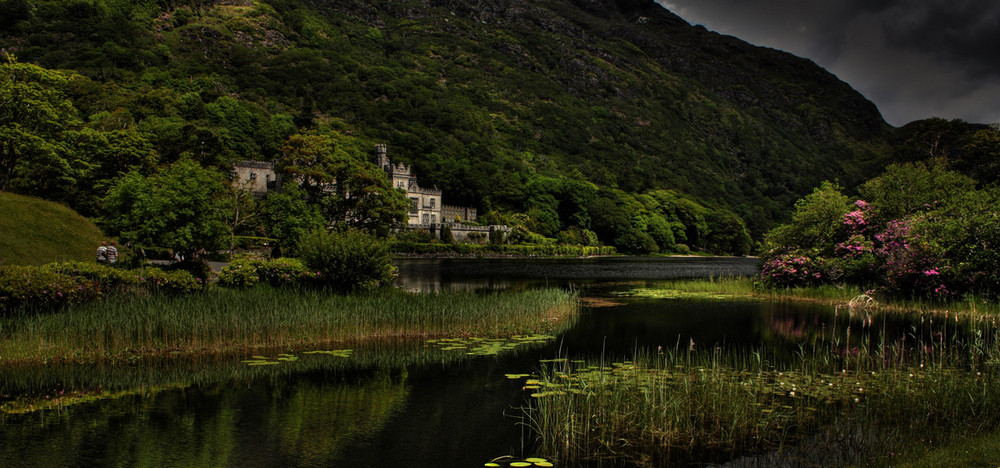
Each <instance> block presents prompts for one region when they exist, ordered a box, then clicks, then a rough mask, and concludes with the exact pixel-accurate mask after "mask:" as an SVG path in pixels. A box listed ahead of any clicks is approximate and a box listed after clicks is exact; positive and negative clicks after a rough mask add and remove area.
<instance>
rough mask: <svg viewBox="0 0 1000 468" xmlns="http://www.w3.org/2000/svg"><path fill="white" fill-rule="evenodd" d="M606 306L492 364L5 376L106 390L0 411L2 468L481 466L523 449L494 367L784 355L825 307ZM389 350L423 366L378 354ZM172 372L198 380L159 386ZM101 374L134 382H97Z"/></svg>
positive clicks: (599, 271)
mask: <svg viewBox="0 0 1000 468" xmlns="http://www.w3.org/2000/svg"><path fill="white" fill-rule="evenodd" d="M398 265H399V267H400V271H401V280H400V286H401V287H403V288H406V289H414V290H422V291H439V290H449V289H496V288H521V287H531V286H534V285H538V284H543V285H544V284H550V285H564V284H572V285H575V286H579V287H581V288H582V291H583V294H584V295H585V296H586V295H590V296H593V295H611V294H612V293H613V292H614V291H615V290H617V289H620V288H621V287H622V286H620V285H616V284H613V283H615V282H626V283H630V284H644V283H645V282H646V281H655V280H658V279H673V278H698V277H709V276H712V277H718V276H738V275H746V274H752V273H753V272H755V271H756V261H755V260H753V259H718V258H683V259H675V258H663V259H636V258H610V259H607V258H605V259H586V260H575V259H574V260H535V261H528V260H507V259H501V260H497V259H444V260H440V259H405V260H399V261H398ZM613 300H614V301H615V303H616V304H617V305H611V306H610V307H599V308H597V307H595V308H585V310H584V311H583V313H582V316H581V318H580V320H579V322H578V323H577V325H576V326H574V327H573V328H572V329H571V330H569V331H567V332H566V333H564V334H563V335H561V336H559V337H557V338H556V339H555V340H553V341H551V342H549V343H546V344H543V345H535V346H534V347H528V348H524V349H521V348H519V349H517V350H515V351H511V352H507V353H503V354H500V355H498V356H477V357H470V356H465V355H464V352H462V351H459V352H449V351H438V350H433V352H432V351H428V350H426V349H424V348H422V343H400V344H396V345H388V344H379V345H372V347H371V348H369V349H366V348H365V347H364V346H359V347H357V348H356V350H355V355H354V356H352V357H351V358H350V359H347V360H340V361H337V364H336V365H332V364H331V365H326V364H317V365H313V364H309V362H319V361H309V360H308V359H306V356H304V355H303V359H302V361H301V362H300V363H299V364H297V365H298V366H299V367H287V368H279V367H280V366H272V367H273V368H272V369H256V370H253V371H252V372H251V371H248V370H247V366H246V365H245V364H243V363H241V362H240V360H242V359H245V358H247V356H239V357H224V358H214V359H208V360H206V362H194V363H191V362H189V363H183V364H179V363H165V364H163V366H164V367H163V368H154V367H156V366H155V365H152V366H151V365H150V364H148V363H146V364H143V365H142V366H131V367H130V366H128V365H123V366H122V367H121V368H117V369H98V368H94V369H89V368H87V369H67V370H65V371H57V372H64V373H63V374H61V375H62V377H60V376H59V375H56V376H51V375H50V376H38V375H24V374H23V372H21V371H9V372H8V371H5V373H6V374H7V375H4V376H0V377H3V379H2V380H0V396H2V400H0V401H10V400H11V399H13V398H14V397H16V396H17V394H19V393H25V392H27V393H35V394H36V395H38V398H39V399H40V400H50V399H51V398H59V397H60V395H59V392H60V391H66V390H69V391H70V392H72V391H74V390H77V389H78V388H74V387H90V389H91V390H93V387H95V386H97V385H101V383H100V382H101V379H102V377H101V376H102V375H105V374H106V375H108V376H109V377H108V380H109V382H108V383H105V384H103V385H102V387H103V388H102V390H104V391H110V392H112V393H114V392H117V396H115V397H113V398H103V399H100V400H97V401H93V402H88V403H79V404H74V405H71V406H66V407H64V408H62V409H47V410H43V411H34V412H28V413H25V414H5V415H0V466H16V467H22V466H23V467H27V466H46V467H49V466H81V467H83V466H239V467H299V466H301V467H313V466H315V467H329V466H350V467H395V466H413V467H432V466H434V467H452V466H453V467H475V466H483V463H485V462H487V461H489V460H490V459H492V458H494V457H499V456H503V455H513V456H519V457H528V456H532V455H534V453H533V452H532V449H533V445H532V442H533V437H532V435H531V434H530V431H528V429H527V427H526V426H525V425H524V424H520V423H521V422H523V420H522V419H521V417H522V412H521V410H520V409H519V408H520V407H521V406H524V405H526V404H527V395H526V393H525V392H524V391H522V389H521V388H520V387H521V385H522V382H521V381H520V380H508V379H507V378H505V374H507V373H528V372H533V371H535V370H537V369H538V368H539V363H538V361H539V359H547V358H552V357H555V356H569V357H572V358H574V359H576V358H582V357H586V356H607V357H613V356H626V357H627V356H630V355H632V354H633V353H634V352H636V351H637V350H655V349H656V348H658V347H661V346H662V347H674V346H683V347H686V346H689V344H690V343H692V342H693V343H695V344H696V345H697V346H714V345H715V344H723V343H725V344H726V345H727V346H729V345H733V346H748V347H760V346H770V347H773V348H775V349H776V350H779V349H784V348H788V349H793V348H794V347H795V346H796V343H798V342H800V341H801V340H803V339H808V336H809V334H810V333H813V332H815V330H818V329H822V328H824V327H827V326H831V325H830V324H832V323H833V317H834V311H833V310H832V309H830V308H828V307H819V306H809V305H793V304H775V303H754V302H726V301H692V300H652V299H622V298H618V297H614V299H613ZM421 353H424V354H421ZM448 353H457V354H448ZM776 353H780V351H776ZM394 354H396V355H403V354H406V355H407V356H422V357H420V358H419V359H416V358H415V359H410V360H405V359H404V360H400V361H394V360H393V359H391V358H389V359H385V358H384V357H385V356H392V355H394ZM366 356H372V358H371V359H368V358H367V357H366ZM379 356H382V357H383V358H379ZM309 359H319V358H312V357H310V358H309ZM380 359H381V360H380ZM379 362H382V364H376V363H379ZM178 366H180V367H184V366H187V367H184V369H181V370H178V369H177V367H178ZM18 372H21V373H18ZM48 372H53V371H51V370H49V371H48ZM172 372H173V373H176V374H177V375H180V376H183V375H185V373H188V374H190V375H194V376H196V377H195V378H191V379H189V380H184V378H183V377H177V378H168V377H163V375H173V374H171V373H172ZM119 374H125V375H127V377H121V376H120V375H119ZM112 375H118V377H116V378H117V379H119V380H125V381H129V382H132V384H131V386H129V387H128V388H116V389H112V388H109V387H110V386H111V385H112V384H111V383H110V381H111V380H113V379H112V378H111V377H110V376H112ZM60 379H62V380H60ZM192 381H193V382H195V383H191V382H192ZM74 382H75V383H74ZM171 382H176V383H171ZM32 387H35V388H32Z"/></svg>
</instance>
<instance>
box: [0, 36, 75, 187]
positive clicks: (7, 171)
mask: <svg viewBox="0 0 1000 468" xmlns="http://www.w3.org/2000/svg"><path fill="white" fill-rule="evenodd" d="M0 59H2V60H6V62H7V63H4V64H2V65H0V190H10V189H14V190H16V191H18V192H21V193H25V194H29V195H37V196H53V195H54V196H56V198H57V199H59V200H62V198H61V197H60V196H59V194H64V193H66V190H65V188H66V187H73V186H75V185H76V175H77V170H78V169H79V168H78V167H75V166H76V165H75V164H74V162H75V161H74V158H73V153H72V151H71V149H70V148H69V147H68V146H67V145H66V144H65V142H64V141H63V137H62V133H63V131H64V130H66V129H68V128H73V127H75V126H77V125H79V124H80V123H81V122H80V119H79V117H78V113H77V110H76V108H75V107H74V106H73V103H72V102H70V100H69V98H68V97H67V96H66V94H65V93H64V92H63V91H62V87H63V86H64V85H65V84H66V82H67V77H66V75H64V74H62V73H59V72H55V71H51V70H46V69H44V68H42V67H39V66H36V65H29V64H24V63H18V62H17V61H16V60H14V59H13V57H11V56H9V55H6V54H5V56H4V57H2V58H0Z"/></svg>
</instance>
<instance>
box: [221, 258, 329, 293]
mask: <svg viewBox="0 0 1000 468" xmlns="http://www.w3.org/2000/svg"><path fill="white" fill-rule="evenodd" d="M315 280H316V274H315V273H313V272H312V271H311V270H310V269H308V268H306V265H305V263H304V262H303V261H302V260H299V259H297V258H284V257H283V258H276V259H268V258H260V257H254V256H250V255H240V256H237V257H236V258H234V259H233V261H232V262H230V263H229V265H226V266H225V267H223V268H222V271H221V272H219V284H221V285H223V286H227V287H238V288H243V287H249V286H253V285H255V284H257V283H260V282H265V283H270V284H272V285H274V286H288V285H303V284H309V283H313V282H315Z"/></svg>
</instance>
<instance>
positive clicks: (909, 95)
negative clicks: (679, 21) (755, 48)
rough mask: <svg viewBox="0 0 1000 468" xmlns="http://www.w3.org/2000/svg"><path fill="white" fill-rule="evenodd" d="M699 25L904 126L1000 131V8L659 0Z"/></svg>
mask: <svg viewBox="0 0 1000 468" xmlns="http://www.w3.org/2000/svg"><path fill="white" fill-rule="evenodd" d="M659 1H660V2H661V3H662V4H663V5H664V6H665V7H667V8H668V9H670V10H672V11H673V12H675V13H677V14H678V15H680V16H681V17H683V18H684V19H686V20H688V21H689V22H691V23H694V24H703V25H705V26H706V27H707V28H709V29H711V30H714V31H718V32H720V33H723V34H731V35H734V36H737V37H740V38H742V39H744V40H747V41H749V42H752V43H754V44H758V45H763V46H768V47H774V48H777V49H782V50H786V51H789V52H791V53H794V54H796V55H800V56H803V57H807V58H810V59H812V60H813V61H815V62H816V63H818V64H819V65H821V66H823V67H824V68H826V69H828V70H830V71H831V72H833V73H835V74H836V75H837V76H839V77H840V78H841V79H843V80H844V81H847V82H848V83H850V84H851V85H852V86H854V88H855V89H857V90H858V91H860V92H862V93H863V94H864V95H865V96H867V97H868V98H869V99H871V100H872V101H874V102H875V103H876V104H877V105H878V106H879V109H880V110H881V111H882V114H883V115H884V116H885V118H886V120H888V121H889V122H890V123H892V124H895V125H901V124H904V123H906V122H909V121H911V120H915V119H922V118H927V117H944V118H961V119H965V120H969V121H973V122H998V121H1000V46H998V44H1000V2H996V1H995V0H842V1H836V0H759V1H751V0H659Z"/></svg>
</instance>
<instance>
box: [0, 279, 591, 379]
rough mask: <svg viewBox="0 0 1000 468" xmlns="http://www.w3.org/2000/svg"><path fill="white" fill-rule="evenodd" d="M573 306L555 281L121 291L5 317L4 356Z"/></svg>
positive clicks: (487, 322)
mask: <svg viewBox="0 0 1000 468" xmlns="http://www.w3.org/2000/svg"><path fill="white" fill-rule="evenodd" d="M576 310H577V302H576V299H575V295H574V294H573V293H571V292H566V291H561V290H557V289H545V290H528V291H520V292H494V293H491V294H472V293H448V294H436V295H416V294H408V293H404V292H401V291H395V290H387V291H381V292H379V293H375V294H368V295H339V294H334V293H331V292H328V291H324V290H315V289H294V288H293V289H289V288H271V287H267V286H259V287H257V288H253V289H249V290H242V291H235V290H228V289H224V288H215V289H211V290H209V291H206V292H205V293H204V294H197V295H186V296H179V297H174V296H163V295H154V296H148V297H137V298H136V297H124V298H118V299H116V300H109V301H107V302H106V303H103V304H88V305H80V306H75V307H72V308H67V309H66V310H65V311H63V312H61V313H58V314H45V315H38V316H29V317H12V318H5V319H0V365H2V364H10V363H14V362H23V361H32V360H46V359H48V360H51V359H68V360H98V359H109V358H115V357H118V358H121V357H124V356H131V355H147V354H156V353H162V352H165V351H172V352H173V351H179V352H184V353H199V352H219V351H223V350H227V349H230V350H232V349H244V350H248V349H264V348H274V347H278V346H310V345H316V346H319V345H324V344H326V343H333V342H345V341H358V340H366V339H384V338H392V337H406V336H423V337H431V336H473V335H474V336H484V337H498V336H510V335H518V334H531V333H536V332H545V331H550V330H552V329H554V328H555V327H557V326H559V324H560V323H562V322H563V321H565V320H567V319H568V318H570V317H571V316H572V315H573V314H574V312H575V311H576Z"/></svg>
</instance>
